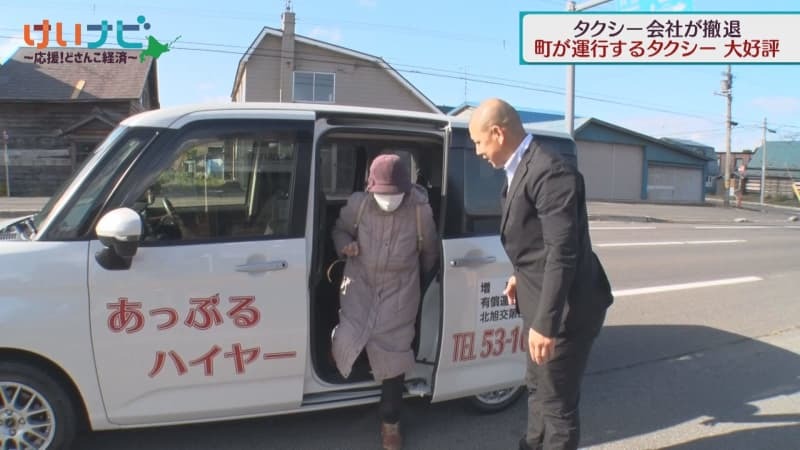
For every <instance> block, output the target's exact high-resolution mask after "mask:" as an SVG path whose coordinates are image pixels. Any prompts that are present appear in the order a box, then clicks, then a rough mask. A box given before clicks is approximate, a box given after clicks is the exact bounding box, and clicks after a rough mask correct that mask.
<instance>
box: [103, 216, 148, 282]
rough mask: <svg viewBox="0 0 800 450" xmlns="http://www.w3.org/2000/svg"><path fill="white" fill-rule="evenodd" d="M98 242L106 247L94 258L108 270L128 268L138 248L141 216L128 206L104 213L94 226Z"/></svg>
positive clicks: (140, 233)
mask: <svg viewBox="0 0 800 450" xmlns="http://www.w3.org/2000/svg"><path fill="white" fill-rule="evenodd" d="M95 233H96V234H97V238H98V239H99V240H100V243H101V244H103V245H104V246H105V247H106V248H105V249H103V250H101V251H99V252H97V254H96V255H95V259H96V260H97V262H98V263H100V265H101V266H103V267H104V268H106V269H108V270H122V269H128V268H130V265H131V259H132V258H133V256H134V255H136V251H137V250H138V249H139V239H140V238H141V235H142V218H141V217H140V216H139V214H138V213H137V212H136V211H134V210H132V209H130V208H117V209H115V210H112V211H109V212H108V213H106V214H105V215H104V216H103V217H102V218H101V219H100V221H99V222H98V223H97V226H96V227H95Z"/></svg>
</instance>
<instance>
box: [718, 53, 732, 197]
mask: <svg viewBox="0 0 800 450" xmlns="http://www.w3.org/2000/svg"><path fill="white" fill-rule="evenodd" d="M722 75H723V76H724V77H725V78H723V79H722V82H721V84H720V88H721V89H720V92H719V93H718V94H717V95H722V96H724V97H725V98H726V100H727V109H726V113H725V178H724V179H725V189H724V192H723V194H722V200H723V204H724V205H725V206H726V207H728V206H730V204H731V197H730V187H731V126H732V125H731V101H732V100H733V94H732V90H733V77H732V76H731V65H730V64H728V71H727V72H726V73H723V74H722Z"/></svg>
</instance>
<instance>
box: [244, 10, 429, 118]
mask: <svg viewBox="0 0 800 450" xmlns="http://www.w3.org/2000/svg"><path fill="white" fill-rule="evenodd" d="M282 20H283V29H282V30H278V29H275V28H270V27H264V28H263V29H262V30H261V33H259V35H258V37H256V39H255V40H254V41H253V43H252V44H251V45H250V48H249V49H248V50H247V52H246V53H245V54H244V56H242V59H241V60H240V61H239V66H238V67H237V69H236V76H235V78H234V82H233V90H232V91H231V100H233V101H234V102H259V101H263V102H303V103H328V104H337V105H353V106H369V107H378V108H390V109H405V110H410V111H423V112H437V113H438V112H439V109H437V107H436V105H434V104H433V102H431V101H430V100H429V99H428V98H427V97H426V96H425V95H424V94H423V93H422V92H420V91H419V90H418V89H417V88H415V87H414V86H413V85H412V84H411V83H410V82H409V81H408V80H406V79H405V78H404V77H403V76H402V75H400V73H399V72H398V71H397V70H395V69H394V68H393V67H392V66H390V65H389V64H388V63H387V62H386V61H384V60H383V59H382V58H379V57H377V56H373V55H369V54H366V53H362V52H359V51H356V50H352V49H349V48H345V47H340V46H338V45H334V44H330V43H327V42H323V41H319V40H316V39H311V38H308V37H304V36H300V35H298V34H295V14H294V12H292V11H290V10H288V9H287V10H286V11H284V13H283V15H282Z"/></svg>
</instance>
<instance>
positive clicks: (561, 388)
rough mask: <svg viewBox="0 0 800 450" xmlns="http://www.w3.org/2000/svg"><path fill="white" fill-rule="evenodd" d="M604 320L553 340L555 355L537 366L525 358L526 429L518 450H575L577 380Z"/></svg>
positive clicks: (581, 373) (578, 425)
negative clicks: (526, 361) (572, 334)
mask: <svg viewBox="0 0 800 450" xmlns="http://www.w3.org/2000/svg"><path fill="white" fill-rule="evenodd" d="M603 319H604V317H602V318H600V321H599V323H596V325H595V326H592V327H589V329H587V330H585V331H582V332H580V333H578V334H576V335H574V336H564V337H558V338H557V339H556V349H555V355H554V356H553V358H552V359H551V360H550V361H548V362H547V363H545V364H543V365H541V366H539V365H537V364H536V363H535V362H533V360H532V359H530V357H528V367H527V372H526V375H525V382H526V384H527V386H528V429H527V432H526V435H525V438H523V439H522V441H521V442H520V449H521V450H529V449H536V450H562V449H563V450H575V449H577V448H578V441H579V438H580V415H579V413H578V402H579V400H580V390H581V380H582V378H583V373H584V371H585V370H586V362H587V361H588V359H589V351H590V350H591V349H592V344H593V343H594V340H595V338H596V337H597V334H598V333H599V331H600V328H601V327H602V325H603Z"/></svg>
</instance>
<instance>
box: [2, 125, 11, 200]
mask: <svg viewBox="0 0 800 450" xmlns="http://www.w3.org/2000/svg"><path fill="white" fill-rule="evenodd" d="M3 165H4V166H5V168H6V197H11V179H10V178H9V175H8V132H7V131H6V130H3Z"/></svg>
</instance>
